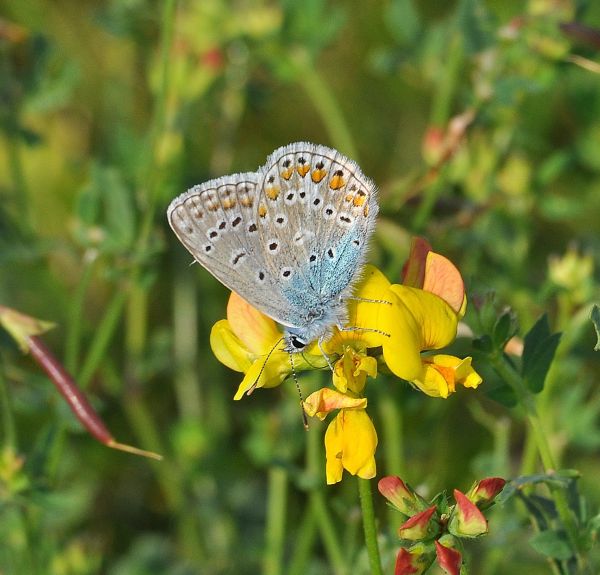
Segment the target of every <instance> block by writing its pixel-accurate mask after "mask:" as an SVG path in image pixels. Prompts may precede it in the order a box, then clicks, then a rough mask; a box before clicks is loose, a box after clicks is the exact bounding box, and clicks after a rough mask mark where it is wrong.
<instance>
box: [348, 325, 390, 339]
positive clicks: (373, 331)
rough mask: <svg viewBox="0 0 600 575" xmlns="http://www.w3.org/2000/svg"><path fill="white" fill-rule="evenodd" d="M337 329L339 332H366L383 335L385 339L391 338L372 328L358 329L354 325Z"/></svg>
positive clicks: (387, 334)
mask: <svg viewBox="0 0 600 575" xmlns="http://www.w3.org/2000/svg"><path fill="white" fill-rule="evenodd" d="M337 328H338V329H339V330H340V331H368V332H371V333H378V334H379V335H383V336H385V337H392V336H391V334H389V333H387V332H385V331H381V330H380V329H375V328H372V327H360V326H356V325H354V326H347V327H344V326H341V325H338V326H337Z"/></svg>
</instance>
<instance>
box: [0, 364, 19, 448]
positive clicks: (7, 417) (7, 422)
mask: <svg viewBox="0 0 600 575" xmlns="http://www.w3.org/2000/svg"><path fill="white" fill-rule="evenodd" d="M0 413H2V428H3V429H2V435H3V437H4V441H3V443H4V448H5V449H10V450H11V451H13V452H15V451H16V449H17V430H16V427H15V420H14V418H13V413H12V409H11V406H10V396H9V393H8V389H7V386H6V380H5V379H4V375H3V373H2V370H1V369H0Z"/></svg>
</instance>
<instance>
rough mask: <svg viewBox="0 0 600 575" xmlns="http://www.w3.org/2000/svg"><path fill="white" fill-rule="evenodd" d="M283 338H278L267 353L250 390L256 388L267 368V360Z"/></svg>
mask: <svg viewBox="0 0 600 575" xmlns="http://www.w3.org/2000/svg"><path fill="white" fill-rule="evenodd" d="M284 339H285V338H284V337H283V336H282V337H280V338H279V339H278V340H277V341H276V342H275V345H274V346H273V347H272V348H271V349H270V350H269V353H268V354H267V357H266V358H265V361H264V363H263V364H262V367H261V368H260V371H259V372H258V375H257V376H256V379H255V380H254V383H253V384H252V387H250V389H254V388H255V387H256V384H257V383H258V382H259V380H260V378H261V376H262V374H263V372H264V371H265V367H267V362H268V361H269V359H271V355H272V354H273V352H274V351H275V350H276V349H277V346H278V345H279V344H280V343H281V342H282V341H283V340H284Z"/></svg>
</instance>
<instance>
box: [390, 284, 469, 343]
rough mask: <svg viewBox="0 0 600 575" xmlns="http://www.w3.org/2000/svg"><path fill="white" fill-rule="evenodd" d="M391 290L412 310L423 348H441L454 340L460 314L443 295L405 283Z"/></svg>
mask: <svg viewBox="0 0 600 575" xmlns="http://www.w3.org/2000/svg"><path fill="white" fill-rule="evenodd" d="M390 290H391V291H392V292H393V293H395V294H396V295H397V296H398V298H399V299H400V301H402V303H404V305H405V306H406V308H407V309H408V310H410V313H411V314H412V315H413V317H414V319H415V321H416V323H417V325H418V326H419V328H420V329H419V331H420V342H419V348H420V349H421V350H426V349H439V348H441V347H445V346H447V345H448V344H450V343H451V342H452V341H454V338H455V337H456V328H457V326H458V315H457V314H456V313H455V312H454V310H453V309H452V308H451V307H450V306H449V305H448V304H447V303H446V302H445V301H444V300H443V299H442V298H441V297H439V296H437V295H435V294H432V293H430V292H426V291H424V290H420V289H417V288H411V287H407V286H403V285H393V286H392V287H391V288H390Z"/></svg>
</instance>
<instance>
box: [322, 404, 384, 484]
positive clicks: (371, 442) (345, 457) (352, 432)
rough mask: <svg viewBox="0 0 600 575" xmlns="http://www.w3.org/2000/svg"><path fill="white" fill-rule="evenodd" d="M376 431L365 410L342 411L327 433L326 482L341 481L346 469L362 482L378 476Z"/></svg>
mask: <svg viewBox="0 0 600 575" xmlns="http://www.w3.org/2000/svg"><path fill="white" fill-rule="evenodd" d="M376 447H377V432H376V431H375V427H374V426H373V422H372V421H371V419H370V418H369V416H368V415H367V413H366V411H364V410H363V409H358V410H348V409H342V410H341V411H340V412H339V413H338V415H337V417H336V418H335V419H334V420H333V421H332V422H331V423H330V424H329V427H328V428H327V431H326V433H325V452H326V456H327V464H326V474H327V483H328V484H332V483H337V482H338V481H341V479H342V472H343V470H344V469H346V470H347V471H349V472H350V473H351V474H352V475H358V476H359V477H362V478H363V479H371V478H372V477H375V473H376V467H375V448H376Z"/></svg>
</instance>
